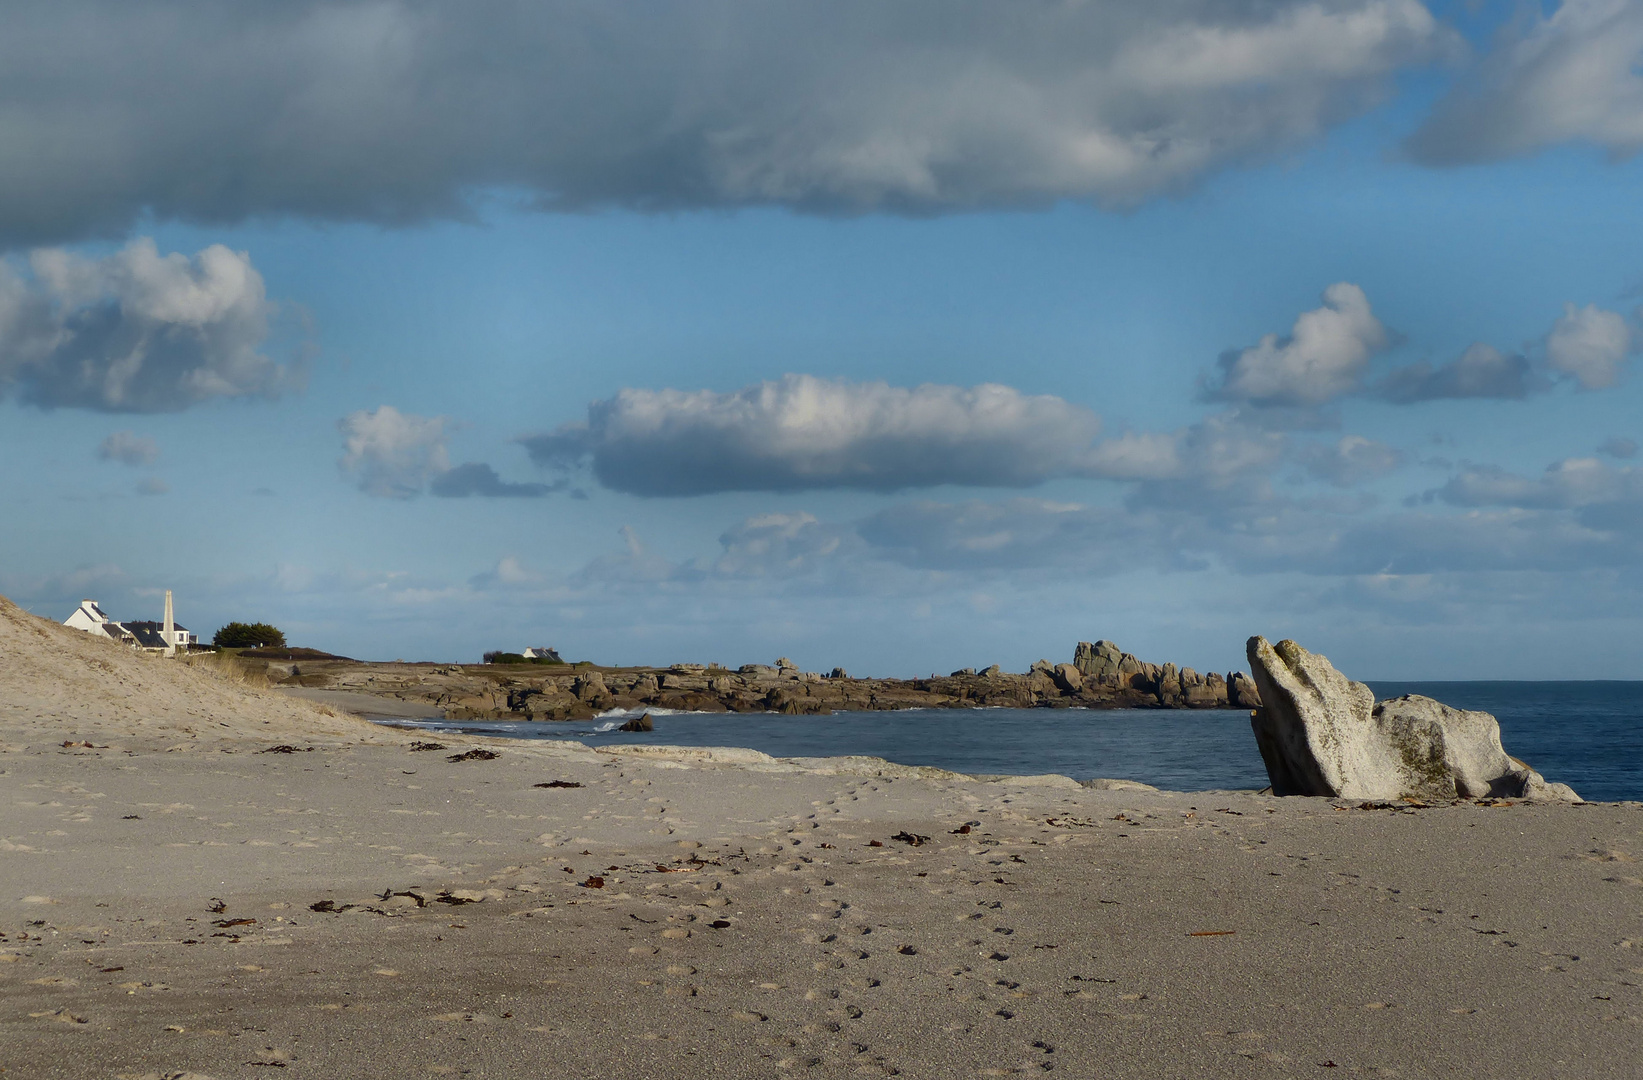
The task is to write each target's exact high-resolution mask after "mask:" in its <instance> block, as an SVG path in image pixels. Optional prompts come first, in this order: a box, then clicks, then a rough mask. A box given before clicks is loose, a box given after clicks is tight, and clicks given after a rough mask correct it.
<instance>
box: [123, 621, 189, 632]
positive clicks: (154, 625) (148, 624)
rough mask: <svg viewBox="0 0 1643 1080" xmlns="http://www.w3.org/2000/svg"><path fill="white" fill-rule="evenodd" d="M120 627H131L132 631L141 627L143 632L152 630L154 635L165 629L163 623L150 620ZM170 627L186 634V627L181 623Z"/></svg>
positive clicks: (129, 623) (124, 624) (175, 623)
mask: <svg viewBox="0 0 1643 1080" xmlns="http://www.w3.org/2000/svg"><path fill="white" fill-rule="evenodd" d="M121 625H123V626H129V627H131V628H133V629H136V628H137V627H139V626H140V627H142V628H143V629H144V630H153V631H154V632H155V633H159V632H160V631H162V630H164V629H165V623H162V622H155V621H154V620H152V619H145V620H143V621H142V622H128V623H122V624H121ZM171 625H172V627H173V629H177V630H181V631H183V632H184V633H187V631H188V627H186V626H184V625H183V624H182V623H180V622H174V623H172V624H171Z"/></svg>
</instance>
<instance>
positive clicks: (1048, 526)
mask: <svg viewBox="0 0 1643 1080" xmlns="http://www.w3.org/2000/svg"><path fill="white" fill-rule="evenodd" d="M858 528H859V532H860V534H861V536H862V537H863V538H864V539H865V540H866V541H867V542H868V543H869V544H870V545H872V547H873V549H874V551H875V553H876V554H878V555H879V557H880V558H889V559H892V560H894V561H896V562H899V563H901V564H903V565H906V566H911V567H918V568H932V569H939V570H964V569H1020V568H1026V567H1042V566H1076V567H1077V568H1078V572H1079V575H1080V576H1097V577H1104V576H1109V575H1112V574H1118V573H1123V572H1127V571H1131V570H1136V569H1141V568H1143V567H1157V566H1159V565H1161V564H1162V565H1169V564H1172V563H1175V562H1177V561H1178V559H1179V558H1180V556H1179V553H1178V552H1177V550H1176V549H1174V548H1173V547H1172V546H1170V545H1167V544H1161V543H1158V541H1159V540H1160V539H1161V538H1162V530H1161V529H1160V527H1159V523H1158V522H1157V521H1156V520H1155V519H1154V518H1152V517H1151V516H1150V515H1147V514H1137V513H1135V512H1133V511H1131V510H1127V509H1123V508H1119V507H1097V506H1085V505H1081V504H1077V503H1056V502H1050V501H1047V500H1044V499H1024V498H1017V499H1009V500H1006V501H1004V502H997V503H990V502H981V501H970V502H963V503H941V502H929V501H921V502H913V503H901V504H898V505H896V506H892V507H888V508H886V509H884V510H881V511H879V512H878V513H876V514H874V515H873V516H871V517H869V518H868V519H866V520H865V521H863V522H861V523H860V525H859V526H858Z"/></svg>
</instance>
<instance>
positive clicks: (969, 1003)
mask: <svg viewBox="0 0 1643 1080" xmlns="http://www.w3.org/2000/svg"><path fill="white" fill-rule="evenodd" d="M863 789H865V790H868V791H875V790H877V785H874V784H871V783H869V784H865V785H862V786H861V787H860V788H858V787H846V788H845V789H844V790H843V791H842V792H841V793H840V794H839V796H838V797H837V798H832V799H826V800H818V801H817V802H816V803H814V804H813V809H814V812H813V813H811V814H808V815H799V816H795V817H794V818H792V819H790V820H789V821H788V822H787V823H786V825H785V827H781V828H778V829H777V830H776V831H774V832H772V833H771V834H768V836H767V837H766V840H767V842H766V843H765V844H764V845H762V846H761V847H759V848H758V849H757V850H756V851H753V852H749V853H748V854H749V855H750V857H751V858H750V860H749V862H748V863H747V864H746V865H745V866H738V867H736V868H734V869H732V870H729V871H725V870H719V869H715V870H713V871H712V872H706V868H704V875H703V876H702V877H701V878H700V879H699V880H696V881H692V882H690V883H688V884H687V885H685V886H683V887H681V888H679V889H677V890H676V892H677V894H678V895H679V896H680V897H684V896H685V895H687V894H693V895H694V897H695V899H694V902H693V903H689V904H684V905H683V907H682V908H681V910H680V911H679V912H677V913H676V914H675V915H673V916H671V918H673V919H675V920H679V921H680V922H682V923H684V924H686V925H687V926H688V924H690V923H693V922H696V921H697V920H699V918H700V915H698V914H697V913H696V912H694V911H690V910H688V908H689V907H703V906H705V907H709V908H712V907H715V906H720V907H738V909H739V910H747V911H752V912H755V913H756V914H758V915H763V916H766V917H767V918H768V917H772V916H773V917H774V921H776V922H779V923H780V924H781V926H782V930H781V931H780V932H781V933H783V934H784V935H786V936H787V937H788V938H789V940H790V942H791V944H792V945H796V946H797V948H796V949H795V948H791V947H790V948H788V949H785V950H779V951H780V952H781V953H783V954H784V955H783V958H782V959H781V960H780V961H778V962H777V963H778V965H779V966H780V967H781V968H782V970H781V971H780V972H778V973H776V974H774V975H773V976H772V978H771V979H770V980H769V981H763V982H760V983H758V984H756V985H755V986H752V987H750V989H753V990H757V991H759V992H760V993H761V994H762V995H763V996H762V997H759V996H757V995H752V994H747V995H742V994H736V993H733V992H729V991H731V990H732V988H730V987H724V986H718V987H715V988H714V992H715V997H720V996H731V997H752V998H753V999H754V1000H753V1003H748V1002H746V1001H738V1002H734V1003H732V1004H730V1005H728V1006H722V1007H716V1006H717V1004H718V1003H713V1004H709V1003H707V1002H702V1008H703V1009H704V1011H710V1012H712V1013H717V1014H718V1015H724V1016H728V1018H729V1019H730V1020H731V1021H734V1022H736V1023H740V1024H743V1025H747V1026H763V1025H769V1028H770V1030H769V1031H767V1032H756V1033H750V1034H752V1037H753V1038H754V1039H755V1040H756V1041H757V1042H758V1043H759V1044H760V1045H762V1046H764V1047H767V1048H768V1052H767V1056H768V1057H769V1058H770V1060H771V1062H772V1063H773V1064H774V1065H775V1066H776V1067H777V1068H778V1069H781V1070H787V1071H804V1070H809V1069H818V1068H819V1069H821V1071H824V1072H827V1073H829V1074H832V1073H833V1072H835V1071H837V1070H838V1069H839V1068H845V1069H846V1070H847V1071H848V1072H850V1073H852V1074H855V1075H884V1076H895V1075H902V1074H904V1073H905V1072H908V1071H915V1072H916V1071H918V1069H917V1065H918V1062H917V1061H916V1060H915V1061H912V1062H909V1061H908V1060H906V1055H908V1054H909V1053H913V1054H915V1055H916V1053H917V1046H916V1045H911V1046H910V1045H909V1040H908V1039H907V1038H906V1036H907V1034H908V1032H907V1028H908V1026H909V1017H908V1016H907V1015H905V1014H903V1015H898V1013H902V1011H903V1010H909V1009H911V1010H921V1011H922V1012H925V1013H927V1014H928V1015H930V1016H937V1015H939V1017H940V1018H941V1020H942V1021H943V1023H942V1024H941V1031H940V1033H941V1034H943V1035H946V1036H949V1037H962V1036H964V1035H967V1034H969V1033H970V1032H972V1031H973V1030H975V1029H976V1028H978V1027H980V1026H982V1025H987V1024H1003V1023H1006V1022H1011V1021H1015V1020H1016V1019H1017V1016H1018V1012H1019V1010H1020V1009H1021V1008H1022V1007H1023V1004H1024V1003H1025V1002H1028V1001H1030V1000H1031V999H1032V998H1033V997H1035V996H1036V993H1035V991H1033V990H1031V989H1028V988H1024V987H1023V986H1022V984H1021V983H1020V982H1019V981H1017V980H1016V979H1014V978H1011V977H1010V975H1009V972H1011V970H1012V966H1011V965H1010V964H1009V963H1008V962H1009V960H1010V954H1009V953H1008V951H1007V949H1008V947H1009V944H1010V941H1011V939H1012V938H1013V937H1014V935H1015V930H1014V928H1013V927H1012V926H1010V925H1008V922H1007V920H1006V912H1005V908H1006V905H1005V902H1003V901H1000V900H997V899H992V900H981V901H970V900H967V898H966V897H965V896H963V895H962V894H961V890H959V889H957V888H955V887H954V885H956V884H957V881H956V880H949V881H948V882H947V883H946V884H945V886H943V887H942V888H939V889H932V888H930V885H932V884H935V883H936V880H929V881H926V880H925V879H929V878H930V875H932V874H935V875H937V880H939V879H940V878H941V877H942V876H943V871H945V872H946V876H948V877H955V878H956V877H963V875H964V874H965V873H967V872H968V873H970V874H971V878H974V877H977V876H981V875H992V874H995V873H996V868H997V866H999V865H1003V864H1005V863H1007V862H1008V861H1009V857H1008V856H1005V857H1003V858H992V857H989V856H995V855H997V854H998V853H997V852H996V851H995V850H993V849H990V848H988V847H983V846H972V847H958V846H957V845H955V846H954V847H953V848H952V849H950V850H948V851H946V852H945V857H938V858H936V859H929V860H926V862H927V864H928V867H929V868H928V869H927V870H925V871H923V873H921V874H919V875H918V876H917V877H915V876H914V873H913V870H912V869H911V868H910V869H909V871H908V873H909V877H910V878H911V879H912V880H913V881H914V882H919V883H920V884H922V885H924V887H925V888H926V889H927V890H928V891H930V892H938V893H941V892H944V893H951V894H952V899H953V903H954V905H955V907H957V906H959V905H963V906H964V907H965V908H966V910H963V911H960V912H959V913H958V914H957V915H956V916H955V917H954V920H953V921H954V922H956V923H958V924H960V925H959V926H958V932H959V934H960V936H959V937H956V938H953V937H951V934H950V932H946V931H941V930H939V929H938V930H936V932H935V933H934V934H933V935H932V933H931V932H930V931H929V928H926V929H925V930H923V931H916V930H914V929H913V928H909V927H899V926H895V925H894V924H893V923H890V922H888V921H886V920H887V919H888V916H887V915H886V913H882V912H881V913H877V914H875V913H872V912H869V911H867V910H865V909H864V907H863V906H862V905H860V904H858V903H857V902H856V901H855V900H853V899H851V897H852V895H853V890H852V889H851V888H850V885H849V884H848V879H849V877H850V876H851V875H852V873H858V872H862V871H859V870H854V869H853V868H851V867H849V866H846V865H838V864H839V863H842V862H845V861H847V860H844V859H841V856H842V855H843V853H844V851H845V850H846V845H848V848H849V849H854V850H855V851H858V852H859V851H860V850H861V849H862V848H863V847H864V846H865V845H866V844H868V843H869V842H870V841H869V840H868V832H869V829H870V827H869V826H867V825H866V824H863V825H860V826H857V825H854V824H853V823H852V826H851V827H853V828H858V829H860V830H861V831H860V832H859V833H852V832H839V831H836V830H832V829H830V830H829V831H828V833H827V834H826V836H827V838H826V839H821V838H819V834H818V833H817V830H818V829H820V828H821V827H822V825H823V823H824V822H828V821H829V820H830V819H832V818H833V817H835V816H837V815H839V814H841V813H842V810H841V808H840V807H839V805H838V804H839V803H840V802H841V801H843V802H854V801H858V799H859V796H858V794H857V791H858V790H863ZM961 853H962V854H961ZM871 854H873V855H875V856H876V857H877V858H878V859H881V860H885V861H889V862H892V863H893V862H903V863H905V862H908V860H906V859H902V858H898V856H897V855H896V854H893V853H892V852H890V851H889V850H877V851H873V852H871ZM930 854H933V852H931V853H930ZM978 856H979V857H981V861H980V863H979V867H980V868H979V869H978V868H977V866H974V865H970V863H968V862H966V861H965V860H966V859H970V860H975V859H976V858H977V857H978ZM1016 861H1018V862H1019V861H1020V859H1019V856H1016ZM920 865H926V863H924V862H921V864H920ZM867 872H878V873H882V871H867ZM738 879H740V880H738ZM964 880H965V883H966V884H969V882H970V878H965V879H964ZM983 880H990V879H988V878H985V877H984V878H983ZM783 882H786V883H785V884H784V883H783ZM727 886H728V888H727ZM909 887H914V886H912V885H910V886H909ZM731 889H735V890H736V892H738V893H745V894H746V895H745V896H739V895H734V894H731ZM971 904H973V905H974V907H973V909H970V906H971ZM742 905H745V906H742ZM761 909H762V910H761ZM946 925H952V924H951V923H948V924H946ZM681 931H683V932H681ZM689 934H690V931H689V930H688V929H684V928H683V927H679V926H675V927H670V928H668V929H663V930H661V931H660V932H659V936H660V938H661V939H662V944H661V945H659V946H655V947H643V946H641V947H635V948H634V949H632V950H630V951H631V952H633V953H636V954H641V955H642V954H646V953H651V954H653V955H654V956H655V964H656V967H655V969H654V970H655V975H656V978H655V979H654V980H653V981H654V982H655V983H656V984H659V985H661V986H662V988H663V994H664V996H666V997H671V998H678V999H686V1000H689V999H697V998H698V995H703V994H706V993H708V992H709V991H708V988H707V986H706V982H707V980H705V979H703V978H702V977H701V976H702V973H701V972H700V971H699V970H698V967H697V965H696V964H694V963H683V962H680V960H679V958H678V957H676V956H668V955H665V954H668V953H677V952H680V951H686V950H690V947H691V945H692V944H693V943H692V942H690V941H689V940H688V935H689ZM943 934H946V935H947V936H946V937H943ZM932 937H934V938H935V939H936V940H932ZM668 946H672V947H668ZM695 959H697V960H698V961H699V962H700V960H701V958H700V957H696V958H695ZM642 981H644V980H642ZM932 987H936V988H938V989H937V990H936V992H935V994H934V995H932V994H931V988H932ZM939 988H945V997H946V1001H945V1002H944V1001H941V1000H939V998H940V997H941V989H939ZM1071 992H1072V993H1074V994H1077V993H1081V991H1079V990H1076V989H1075V990H1074V991H1071ZM920 996H922V997H923V998H925V999H927V1000H916V999H917V998H919V997H920ZM1144 996H1145V995H1131V998H1132V999H1137V998H1144ZM911 1026H914V1027H915V1028H916V1027H918V1026H920V1025H918V1024H916V1023H915V1024H912V1025H911ZM886 1029H889V1030H888V1031H887V1030H886ZM892 1032H893V1033H894V1034H895V1035H896V1036H897V1037H895V1038H891V1037H889V1036H890V1034H891V1033H892ZM924 1034H925V1035H926V1036H932V1035H935V1034H936V1032H935V1031H926V1032H924ZM982 1034H983V1035H984V1039H985V1043H986V1044H987V1045H988V1046H990V1047H991V1048H993V1049H994V1050H995V1052H996V1051H1007V1050H1008V1049H1012V1048H1013V1049H1015V1050H1016V1051H1017V1053H1016V1056H1015V1060H1013V1061H1009V1062H1006V1063H999V1064H994V1065H990V1066H987V1067H983V1068H981V1069H980V1075H997V1076H1002V1075H1010V1074H1020V1073H1026V1072H1032V1073H1037V1072H1040V1071H1048V1070H1050V1069H1053V1068H1054V1067H1055V1065H1056V1064H1057V1061H1056V1056H1055V1055H1056V1051H1057V1048H1056V1046H1055V1044H1054V1043H1053V1042H1052V1041H1050V1040H1047V1039H1044V1038H1034V1037H1032V1035H1031V1034H1030V1033H1028V1032H1026V1031H1023V1032H1022V1033H1021V1034H1020V1035H1019V1036H1017V1037H1014V1038H1011V1037H1004V1038H1000V1037H999V1036H1000V1032H999V1031H997V1030H996V1029H993V1030H987V1031H985V1032H983V1033H982ZM995 1056H996V1055H995Z"/></svg>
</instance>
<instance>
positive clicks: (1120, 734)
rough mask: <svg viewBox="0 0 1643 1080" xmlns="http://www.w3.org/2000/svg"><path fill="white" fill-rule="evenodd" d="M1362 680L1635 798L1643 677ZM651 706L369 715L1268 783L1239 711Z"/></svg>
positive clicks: (1510, 748)
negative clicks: (1479, 721)
mask: <svg viewBox="0 0 1643 1080" xmlns="http://www.w3.org/2000/svg"><path fill="white" fill-rule="evenodd" d="M1369 686H1370V688H1371V689H1372V690H1374V692H1375V697H1376V698H1377V699H1381V698H1388V697H1395V696H1397V695H1399V694H1424V695H1425V696H1427V697H1430V698H1435V699H1437V700H1438V701H1441V702H1443V703H1444V704H1446V705H1450V706H1453V707H1455V708H1460V709H1478V710H1482V711H1484V712H1488V713H1493V714H1494V715H1495V717H1496V718H1497V719H1498V720H1499V721H1500V732H1501V742H1502V743H1503V744H1504V745H1505V747H1506V751H1507V753H1509V754H1512V755H1513V756H1515V757H1518V758H1521V759H1522V760H1524V761H1526V762H1528V763H1529V764H1530V765H1532V766H1533V767H1534V768H1536V769H1538V770H1539V771H1540V773H1541V774H1542V775H1544V776H1545V777H1546V778H1547V779H1548V780H1553V781H1558V782H1561V783H1565V784H1568V785H1569V786H1571V787H1573V788H1574V789H1575V791H1577V792H1579V793H1580V795H1581V796H1582V797H1583V798H1585V799H1588V800H1591V801H1594V802H1612V801H1620V800H1643V682H1596V681H1593V682H1371V683H1370V684H1369ZM646 711H648V712H650V714H651V718H652V722H653V723H654V724H655V730H654V731H652V732H624V731H619V730H617V728H618V727H619V726H620V725H621V724H622V723H623V721H625V720H627V719H630V718H631V717H633V716H635V715H638V713H637V711H633V712H612V713H606V714H604V715H602V716H600V717H597V718H595V719H593V720H587V721H581V722H575V721H572V722H569V723H563V722H561V723H554V722H544V721H507V720H473V721H456V720H410V719H395V718H385V717H378V718H377V719H378V721H379V722H381V723H387V724H392V725H394V726H396V727H405V728H415V729H419V730H427V731H430V732H439V733H442V734H444V735H448V736H460V735H462V734H463V733H472V734H476V735H477V734H483V735H498V736H504V737H508V738H519V739H550V740H551V739H560V740H565V739H574V740H577V741H579V742H583V743H587V744H588V745H592V746H598V745H609V744H613V743H659V744H671V745H676V746H745V747H750V748H752V749H754V750H761V751H763V752H765V753H767V754H771V755H773V756H775V757H830V756H840V755H847V754H864V755H868V756H871V757H880V758H885V759H887V760H889V761H894V762H899V763H901V764H904V765H933V766H935V767H936V768H940V769H951V770H952V771H954V772H962V773H970V774H977V773H980V774H1005V775H1026V774H1031V773H1062V774H1064V775H1067V776H1071V777H1074V778H1075V779H1079V780H1085V779H1090V778H1094V777H1107V778H1112V779H1125V780H1139V781H1141V782H1143V783H1147V784H1152V785H1154V786H1156V787H1160V788H1164V789H1166V790H1171V791H1209V790H1257V789H1260V788H1263V787H1266V785H1267V776H1266V769H1265V767H1264V766H1263V765H1262V764H1261V755H1260V753H1259V751H1257V750H1256V748H1255V737H1254V735H1253V734H1252V733H1251V731H1250V726H1249V713H1248V712H1247V711H1243V710H1234V709H1224V710H1223V709H1214V710H1185V709H1180V710H1177V709H905V710H901V711H897V712H838V713H834V714H833V715H831V716H784V715H780V714H776V713H676V712H668V711H666V710H659V709H650V710H646Z"/></svg>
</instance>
